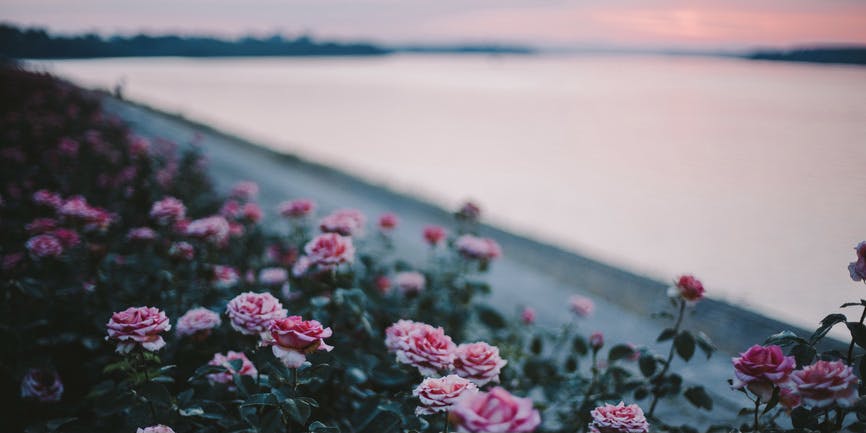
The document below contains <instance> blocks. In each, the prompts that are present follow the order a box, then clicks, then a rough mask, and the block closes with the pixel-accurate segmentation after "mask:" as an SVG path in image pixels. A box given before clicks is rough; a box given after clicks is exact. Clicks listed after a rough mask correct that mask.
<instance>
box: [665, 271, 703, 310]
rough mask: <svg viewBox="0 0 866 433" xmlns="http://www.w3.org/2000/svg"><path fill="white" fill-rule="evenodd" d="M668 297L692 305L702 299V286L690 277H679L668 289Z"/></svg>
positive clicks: (698, 281)
mask: <svg viewBox="0 0 866 433" xmlns="http://www.w3.org/2000/svg"><path fill="white" fill-rule="evenodd" d="M668 296H669V297H671V298H682V299H684V300H686V302H688V303H689V304H694V303H696V302H698V301H700V300H701V299H702V298H703V297H704V285H703V284H702V283H701V281H700V280H698V279H697V278H695V277H694V276H692V275H681V276H680V277H679V278H677V281H676V283H675V284H674V285H673V286H672V287H670V288H669V289H668Z"/></svg>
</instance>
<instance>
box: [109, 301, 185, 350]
mask: <svg viewBox="0 0 866 433" xmlns="http://www.w3.org/2000/svg"><path fill="white" fill-rule="evenodd" d="M106 326H107V327H108V337H106V340H114V341H117V353H129V352H130V351H132V349H133V348H134V347H135V346H136V345H140V346H141V347H142V348H144V349H145V350H149V351H151V352H155V351H157V350H159V349H162V347H163V346H165V340H163V339H162V336H161V335H160V334H162V333H163V332H165V331H168V330H170V329H171V324H170V323H169V321H168V317H166V315H165V312H163V311H162V310H160V309H159V308H156V307H129V308H127V309H125V310H123V311H119V312H116V313H114V314H112V315H111V319H110V320H109V321H108V324H107V325H106Z"/></svg>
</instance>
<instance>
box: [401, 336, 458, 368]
mask: <svg viewBox="0 0 866 433" xmlns="http://www.w3.org/2000/svg"><path fill="white" fill-rule="evenodd" d="M403 343H404V344H403V346H402V348H401V349H400V350H398V351H397V362H400V363H402V364H408V365H411V366H413V367H415V368H417V369H418V371H420V372H421V374H422V375H424V376H433V375H436V374H437V372H438V371H439V370H450V369H451V366H452V364H453V362H454V350H455V346H454V342H453V341H451V337H449V336H447V335H445V331H444V330H443V329H442V328H434V327H432V326H420V327H418V328H417V329H415V330H413V331H412V332H410V333H409V335H408V336H407V337H406V340H405V341H404V342H403Z"/></svg>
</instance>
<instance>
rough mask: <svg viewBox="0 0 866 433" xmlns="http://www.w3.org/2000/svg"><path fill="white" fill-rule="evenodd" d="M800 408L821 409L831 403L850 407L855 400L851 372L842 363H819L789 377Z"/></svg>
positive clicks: (854, 383)
mask: <svg viewBox="0 0 866 433" xmlns="http://www.w3.org/2000/svg"><path fill="white" fill-rule="evenodd" d="M791 380H792V381H793V383H794V385H795V387H796V389H797V394H799V395H800V398H801V399H802V404H803V406H808V407H811V408H819V409H820V408H824V407H828V406H832V405H833V404H834V403H835V404H836V405H838V406H841V407H851V406H852V405H853V404H854V403H855V402H856V401H857V398H858V397H857V383H858V382H859V381H860V380H859V379H858V378H857V376H855V375H854V370H853V369H852V368H851V367H849V366H847V365H845V363H844V362H842V361H818V362H816V363H814V364H812V365H809V366H806V367H804V368H803V369H802V370H797V371H795V372H794V373H792V374H791Z"/></svg>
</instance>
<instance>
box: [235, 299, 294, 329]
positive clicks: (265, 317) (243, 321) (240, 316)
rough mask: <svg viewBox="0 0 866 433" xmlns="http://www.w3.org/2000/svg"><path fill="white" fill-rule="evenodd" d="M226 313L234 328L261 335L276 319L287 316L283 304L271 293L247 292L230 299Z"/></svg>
mask: <svg viewBox="0 0 866 433" xmlns="http://www.w3.org/2000/svg"><path fill="white" fill-rule="evenodd" d="M226 313H228V315H229V319H230V320H231V324H232V328H234V329H235V330H236V331H238V332H240V333H241V334H244V335H259V334H261V333H263V332H265V331H267V330H268V328H270V326H271V323H272V322H273V321H274V320H277V319H282V318H284V317H286V315H287V314H288V312H287V311H286V310H285V309H283V304H280V301H279V300H277V298H275V297H274V296H273V295H271V294H270V293H253V292H246V293H241V294H240V295H237V296H235V297H234V299H232V300H231V301H229V304H228V306H227V307H226Z"/></svg>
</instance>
